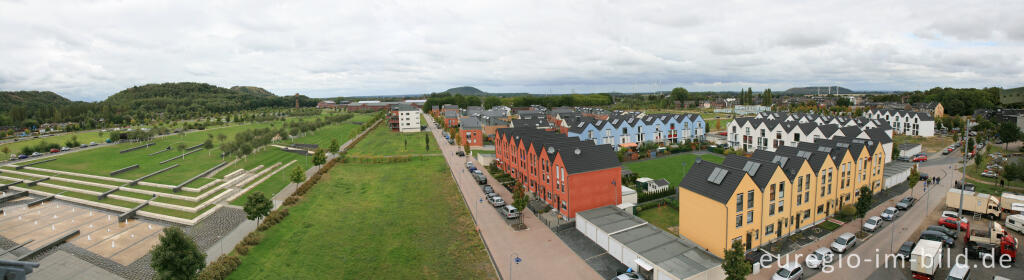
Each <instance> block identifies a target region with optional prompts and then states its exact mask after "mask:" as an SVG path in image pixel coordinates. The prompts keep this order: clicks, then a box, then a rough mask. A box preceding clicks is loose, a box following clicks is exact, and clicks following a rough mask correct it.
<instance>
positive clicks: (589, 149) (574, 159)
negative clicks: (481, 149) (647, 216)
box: [495, 127, 621, 174]
mask: <svg viewBox="0 0 1024 280" xmlns="http://www.w3.org/2000/svg"><path fill="white" fill-rule="evenodd" d="M495 134H497V135H499V136H501V137H508V138H512V139H518V140H519V141H522V143H523V145H524V146H527V147H530V146H532V147H533V148H534V149H535V152H537V153H538V154H543V155H546V156H547V157H548V159H549V160H553V159H554V158H555V157H556V156H557V155H561V157H562V162H563V163H564V164H565V170H566V172H567V173H569V174H575V173H583V172H590V171H595V170H602V169H608V168H613V167H619V166H621V164H620V163H619V157H618V155H616V154H615V151H613V150H612V147H611V146H610V145H595V144H594V142H592V141H580V140H579V139H578V138H575V137H568V136H565V135H563V134H560V133H558V132H554V131H543V130H537V129H532V128H518V127H517V128H499V129H498V130H497V131H496V132H495Z"/></svg>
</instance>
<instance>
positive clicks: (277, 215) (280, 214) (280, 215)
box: [256, 208, 288, 231]
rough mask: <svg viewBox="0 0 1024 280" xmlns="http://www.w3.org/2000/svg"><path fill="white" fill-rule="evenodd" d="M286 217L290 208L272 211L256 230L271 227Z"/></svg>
mask: <svg viewBox="0 0 1024 280" xmlns="http://www.w3.org/2000/svg"><path fill="white" fill-rule="evenodd" d="M285 217H288V208H280V209H277V210H275V211H271V212H270V214H269V215H267V217H266V218H264V219H263V222H262V223H260V226H259V227H257V228H256V230H259V231H265V230H267V229H270V227H273V226H274V225H276V224H277V223H279V222H281V220H284V218H285Z"/></svg>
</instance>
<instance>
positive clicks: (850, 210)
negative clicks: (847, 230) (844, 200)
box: [839, 205, 857, 219]
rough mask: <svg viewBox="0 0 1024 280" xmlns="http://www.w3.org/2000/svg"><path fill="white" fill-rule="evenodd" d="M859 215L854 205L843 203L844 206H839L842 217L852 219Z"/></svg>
mask: <svg viewBox="0 0 1024 280" xmlns="http://www.w3.org/2000/svg"><path fill="white" fill-rule="evenodd" d="M854 216H857V207H854V206H853V205H843V208H839V217H840V218H842V219H852V218H853V217H854Z"/></svg>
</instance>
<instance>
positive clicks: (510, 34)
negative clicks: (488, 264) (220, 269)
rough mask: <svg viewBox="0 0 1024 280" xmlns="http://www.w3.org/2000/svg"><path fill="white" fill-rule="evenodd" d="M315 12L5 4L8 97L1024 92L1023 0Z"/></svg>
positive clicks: (161, 4)
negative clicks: (43, 93)
mask: <svg viewBox="0 0 1024 280" xmlns="http://www.w3.org/2000/svg"><path fill="white" fill-rule="evenodd" d="M282 2H285V3H282ZM298 2H300V1H156V0H147V1H82V0H76V1H66V2H64V1H27V0H26V1H3V0H0V34H3V39H2V41H0V90H50V91H54V92H57V93H60V94H62V95H64V96H66V97H68V98H71V99H73V100H89V101H92V100H102V99H103V98H105V97H106V96H109V95H111V94H113V93H115V92H117V91H120V90H122V89H124V88H127V87H130V86H133V85H142V84H147V83H162V82H179V81H196V82H205V83H210V84H215V85H219V86H224V87H230V86H233V85H253V86H260V87H264V88H266V89H268V90H270V91H272V92H274V93H277V94H280V95H283V94H290V93H295V92H299V93H303V94H307V95H310V96H316V97H329V96H352V95H384V94H417V93H428V92H433V91H443V90H445V89H447V88H450V87H456V86H462V85H472V86H476V87H478V88H480V89H482V90H484V91H489V92H532V93H565V92H572V91H575V92H598V91H620V92H636V91H652V90H665V89H670V88H672V87H676V86H683V87H686V88H688V89H690V90H691V91H694V90H737V89H740V88H746V87H753V88H755V89H758V90H760V89H763V88H772V89H773V90H777V91H778V90H784V89H786V88H789V87H794V86H808V85H840V86H844V87H847V88H851V89H854V90H915V89H927V88H931V87H935V86H952V87H985V86H1000V87H1007V88H1009V87H1018V86H1024V44H1022V43H1024V17H1021V16H1019V12H1020V11H1024V1H977V2H970V3H969V4H968V3H965V2H963V1H765V2H760V1H708V2H696V1H532V0H517V1H449V2H447V3H446V2H445V1H433V0H432V1H353V2H347V1H322V2H307V1H301V3H298Z"/></svg>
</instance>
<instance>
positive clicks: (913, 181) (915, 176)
mask: <svg viewBox="0 0 1024 280" xmlns="http://www.w3.org/2000/svg"><path fill="white" fill-rule="evenodd" d="M919 180H921V173H918V172H917V165H916V164H915V165H913V166H911V167H910V176H909V177H907V184H908V185H909V186H910V188H914V187H915V186H917V181H919Z"/></svg>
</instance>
